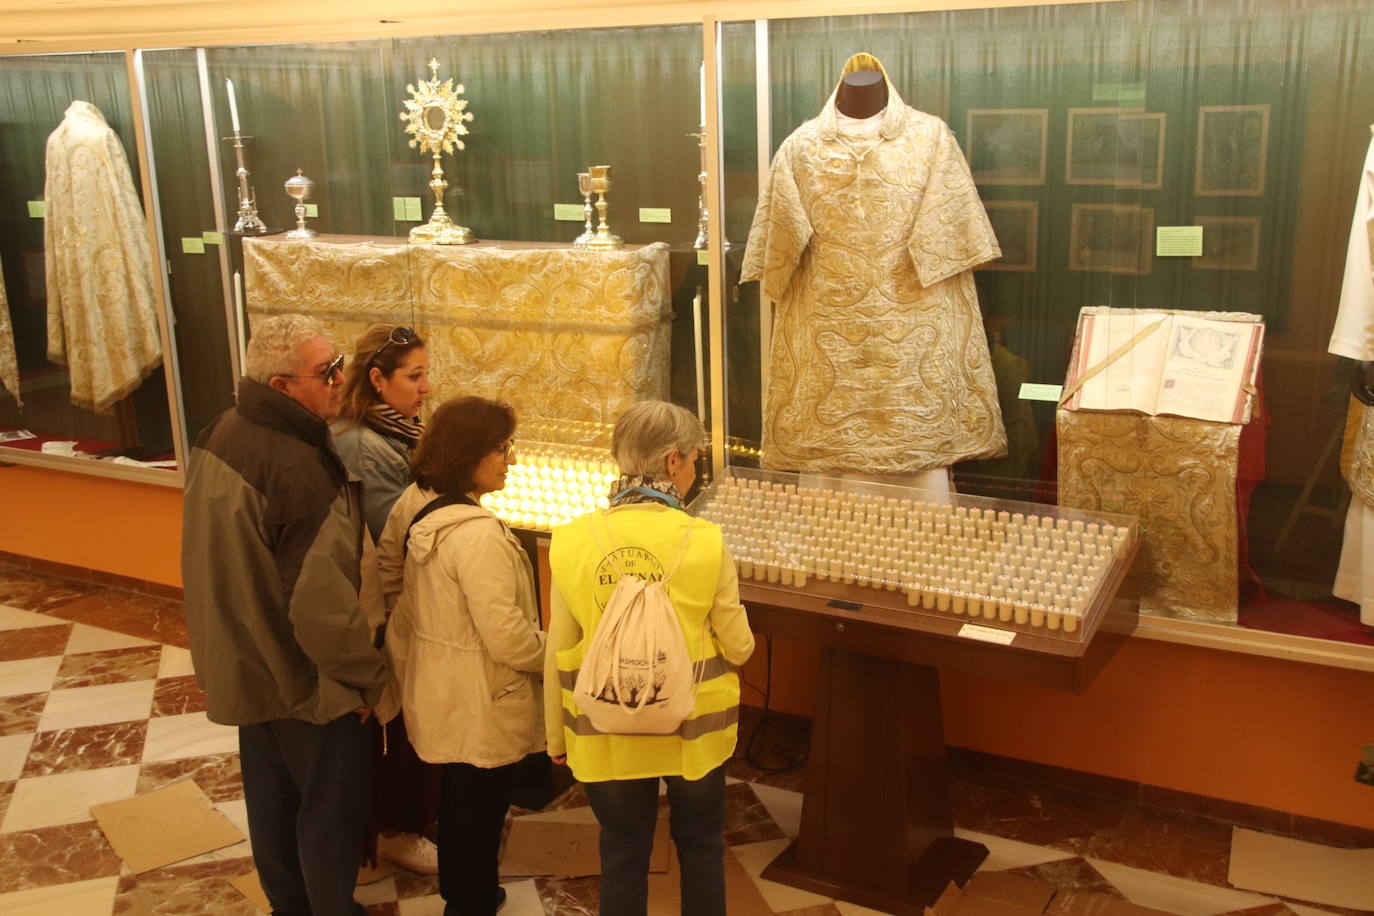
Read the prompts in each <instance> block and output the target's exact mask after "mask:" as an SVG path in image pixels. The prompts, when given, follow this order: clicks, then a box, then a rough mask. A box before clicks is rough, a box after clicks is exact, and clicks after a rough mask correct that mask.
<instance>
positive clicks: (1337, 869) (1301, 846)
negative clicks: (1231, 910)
mask: <svg viewBox="0 0 1374 916" xmlns="http://www.w3.org/2000/svg"><path fill="white" fill-rule="evenodd" d="M1228 878H1229V880H1230V882H1231V883H1232V884H1233V885H1235V886H1236V887H1240V888H1244V889H1246V890H1253V891H1260V892H1262V893H1266V894H1276V895H1278V896H1281V897H1293V898H1296V899H1298V900H1310V901H1311V902H1312V903H1324V904H1326V905H1327V906H1342V907H1350V908H1352V909H1357V910H1359V909H1369V908H1370V907H1371V906H1374V849H1340V848H1338V847H1335V846H1322V845H1321V844H1319V843H1304V842H1303V841H1302V840H1291V839H1289V838H1287V837H1281V836H1271V835H1270V834H1267V833H1258V832H1256V831H1254V830H1242V829H1241V828H1239V827H1235V828H1233V829H1232V831H1231V873H1230V875H1229V876H1228Z"/></svg>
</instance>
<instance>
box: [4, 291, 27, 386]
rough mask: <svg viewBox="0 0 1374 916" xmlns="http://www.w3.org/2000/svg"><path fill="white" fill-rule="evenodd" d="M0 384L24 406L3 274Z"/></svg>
mask: <svg viewBox="0 0 1374 916" xmlns="http://www.w3.org/2000/svg"><path fill="white" fill-rule="evenodd" d="M0 384H3V385H4V386H5V387H6V388H7V389H9V392H10V394H12V395H14V398H15V400H17V401H18V402H19V406H20V407H23V406H24V399H23V398H21V397H20V396H19V363H18V362H17V361H16V360H15V356H14V328H13V327H12V326H11V325H10V306H9V302H8V300H7V298H6V296H5V277H4V275H3V274H0Z"/></svg>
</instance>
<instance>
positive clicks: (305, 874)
mask: <svg viewBox="0 0 1374 916" xmlns="http://www.w3.org/2000/svg"><path fill="white" fill-rule="evenodd" d="M371 728H372V726H371V725H370V724H369V725H364V724H363V723H362V722H360V721H359V720H358V716H357V714H356V713H349V714H348V715H345V716H340V717H339V718H337V719H335V720H334V721H332V722H328V723H326V724H324V725H314V724H312V723H310V722H302V721H300V720H298V719H274V720H272V721H270V722H262V723H259V724H257V725H243V726H240V727H239V766H240V768H241V769H242V770H243V795H244V802H245V805H246V807H247V809H248V834H249V838H250V839H251V840H252V843H253V862H254V864H255V865H256V866H257V869H258V878H259V880H260V881H261V882H262V889H263V890H264V891H265V892H266V893H267V899H268V901H269V902H270V903H271V904H272V912H273V913H274V914H276V916H298V914H299V916H355V914H359V913H363V912H365V910H364V908H363V907H362V905H360V904H358V903H354V901H353V886H354V883H355V881H356V880H357V877H358V866H359V864H360V863H361V861H362V852H363V840H364V838H365V831H366V827H367V808H368V782H369V778H370V775H371V768H372V757H371V753H370V750H371V737H370V729H371Z"/></svg>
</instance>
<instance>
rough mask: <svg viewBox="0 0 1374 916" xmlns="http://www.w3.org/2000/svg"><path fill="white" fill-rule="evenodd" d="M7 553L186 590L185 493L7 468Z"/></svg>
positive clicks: (1, 531)
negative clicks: (183, 575)
mask: <svg viewBox="0 0 1374 916" xmlns="http://www.w3.org/2000/svg"><path fill="white" fill-rule="evenodd" d="M0 518H2V519H3V521H0V550H5V551H9V552H10V553H18V554H23V555H24V556H28V557H38V558H39V559H42V560H52V561H55V562H58V563H68V564H71V565H73V566H84V567H86V568H88V569H99V570H102V571H104V572H110V573H116V574H118V575H122V576H132V577H133V578H135V579H146V580H147V581H149V582H160V583H162V584H163V585H172V586H180V585H181V490H180V488H178V487H161V486H155V485H149V484H141V483H129V482H126V481H122V480H108V479H106V478H102V477H91V476H88V475H86V474H70V473H66V472H63V471H50V470H47V469H46V468H35V467H26V466H24V465H11V466H9V467H0Z"/></svg>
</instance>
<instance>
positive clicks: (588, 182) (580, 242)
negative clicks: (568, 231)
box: [572, 172, 596, 248]
mask: <svg viewBox="0 0 1374 916" xmlns="http://www.w3.org/2000/svg"><path fill="white" fill-rule="evenodd" d="M577 190H578V191H580V192H581V193H582V219H583V224H582V225H583V232H582V234H581V235H579V236H578V237H577V238H575V239H573V241H572V244H573V247H574V248H586V247H587V243H588V242H590V241H591V240H592V239H594V238H596V230H595V229H593V228H592V174H591V172H578V173H577Z"/></svg>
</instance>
